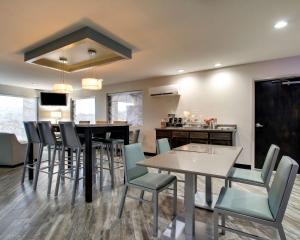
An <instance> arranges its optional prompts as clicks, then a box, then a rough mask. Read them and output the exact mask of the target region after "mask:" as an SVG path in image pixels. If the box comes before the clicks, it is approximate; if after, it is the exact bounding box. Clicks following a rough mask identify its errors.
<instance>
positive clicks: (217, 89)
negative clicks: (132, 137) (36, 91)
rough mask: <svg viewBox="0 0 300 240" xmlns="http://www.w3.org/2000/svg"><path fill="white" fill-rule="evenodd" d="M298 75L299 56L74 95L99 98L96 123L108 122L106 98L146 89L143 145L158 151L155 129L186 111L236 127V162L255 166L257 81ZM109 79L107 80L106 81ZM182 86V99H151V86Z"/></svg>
mask: <svg viewBox="0 0 300 240" xmlns="http://www.w3.org/2000/svg"><path fill="white" fill-rule="evenodd" d="M290 75H298V76H299V75H300V57H294V58H287V59H281V60H273V61H266V62H260V63H254V64H247V65H240V66H235V67H228V68H223V69H216V70H210V71H203V72H195V73H190V74H182V75H176V76H168V77H160V78H152V79H146V80H139V81H132V82H127V83H122V84H114V85H104V88H103V90H101V91H99V92H89V91H80V92H77V93H75V94H74V96H75V97H82V96H95V97H96V119H99V120H101V119H106V94H107V93H112V92H122V91H132V90H143V91H144V93H145V94H144V126H143V128H142V131H143V145H144V150H145V151H147V152H155V130H154V129H155V128H156V127H159V126H160V120H161V119H162V118H165V117H166V116H167V114H168V113H172V112H174V113H177V114H179V115H182V112H183V111H184V110H187V111H191V112H193V113H197V114H198V115H200V116H201V117H202V118H204V117H210V116H213V117H216V118H217V119H218V122H219V123H225V124H237V126H238V131H237V135H236V137H237V145H240V146H242V147H243V152H242V154H241V156H240V157H239V160H238V162H239V163H243V164H252V165H253V163H254V80H258V79H266V78H277V77H280V76H290ZM104 81H105V80H104ZM166 84H178V85H179V89H180V94H181V96H180V97H179V98H178V97H155V98H153V97H150V96H149V94H148V89H149V87H152V86H161V85H166Z"/></svg>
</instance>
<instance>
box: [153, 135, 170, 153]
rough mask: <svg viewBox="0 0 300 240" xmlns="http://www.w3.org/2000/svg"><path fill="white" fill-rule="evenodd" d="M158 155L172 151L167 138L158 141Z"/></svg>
mask: <svg viewBox="0 0 300 240" xmlns="http://www.w3.org/2000/svg"><path fill="white" fill-rule="evenodd" d="M156 148H157V150H156V151H157V154H162V153H165V152H168V151H170V150H171V147H170V144H169V140H168V139H167V138H161V139H158V140H157V141H156Z"/></svg>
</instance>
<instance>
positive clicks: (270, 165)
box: [261, 144, 280, 184]
mask: <svg viewBox="0 0 300 240" xmlns="http://www.w3.org/2000/svg"><path fill="white" fill-rule="evenodd" d="M279 150H280V148H279V147H278V146H276V145H274V144H272V145H271V146H270V148H269V151H268V153H267V156H266V158H265V162H264V165H263V168H262V170H261V177H262V179H263V180H264V182H265V183H267V184H269V182H270V179H271V175H272V172H273V170H274V167H275V163H276V161H277V157H278V153H279Z"/></svg>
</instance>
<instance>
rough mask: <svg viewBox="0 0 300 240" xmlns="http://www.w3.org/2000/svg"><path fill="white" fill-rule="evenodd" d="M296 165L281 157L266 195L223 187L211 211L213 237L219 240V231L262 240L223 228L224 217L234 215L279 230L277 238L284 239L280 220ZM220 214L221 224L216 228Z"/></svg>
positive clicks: (287, 158) (293, 178)
mask: <svg viewBox="0 0 300 240" xmlns="http://www.w3.org/2000/svg"><path fill="white" fill-rule="evenodd" d="M298 168H299V165H298V164H297V163H296V162H295V161H294V160H293V159H291V158H290V157H287V156H283V157H282V159H281V161H280V163H279V166H278V169H277V172H276V174H275V177H274V180H273V183H272V186H271V188H270V190H269V192H268V195H267V196H266V195H262V194H257V193H253V192H247V191H241V190H237V189H235V188H224V187H223V188H222V189H221V193H220V196H219V199H218V201H217V203H216V205H215V208H214V236H215V239H218V235H219V232H218V229H219V228H221V229H222V233H223V234H225V231H231V232H234V233H236V234H239V235H243V236H246V237H249V238H254V239H262V238H260V237H258V236H256V235H253V234H250V233H245V232H242V231H239V230H236V229H232V228H229V227H226V226H225V217H226V216H233V217H236V218H242V219H246V220H248V221H252V222H257V223H260V224H264V225H268V226H272V227H275V228H276V229H278V232H279V236H280V239H286V237H285V233H284V230H283V227H282V219H283V217H284V213H285V210H286V207H287V204H288V201H289V198H290V194H291V191H292V188H293V184H294V181H295V178H296V175H297V172H298ZM219 215H221V220H222V221H221V225H219V223H218V222H219Z"/></svg>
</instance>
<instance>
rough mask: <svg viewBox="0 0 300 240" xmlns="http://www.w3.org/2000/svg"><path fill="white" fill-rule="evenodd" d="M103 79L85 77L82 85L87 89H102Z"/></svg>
mask: <svg viewBox="0 0 300 240" xmlns="http://www.w3.org/2000/svg"><path fill="white" fill-rule="evenodd" d="M102 82H103V79H96V78H83V79H82V80H81V86H82V88H83V89H87V90H101V89H102Z"/></svg>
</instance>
